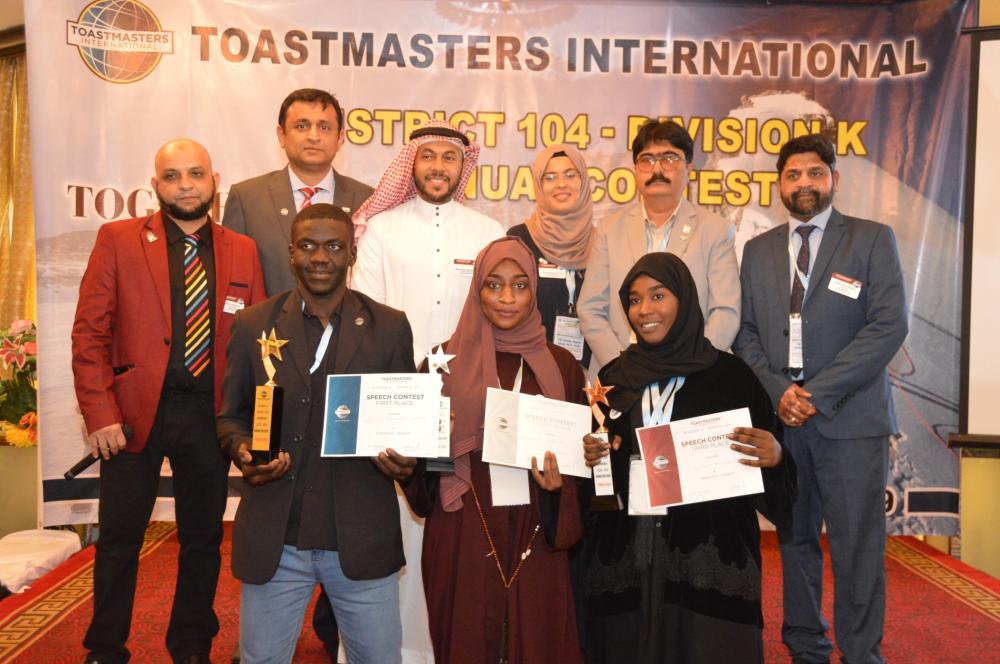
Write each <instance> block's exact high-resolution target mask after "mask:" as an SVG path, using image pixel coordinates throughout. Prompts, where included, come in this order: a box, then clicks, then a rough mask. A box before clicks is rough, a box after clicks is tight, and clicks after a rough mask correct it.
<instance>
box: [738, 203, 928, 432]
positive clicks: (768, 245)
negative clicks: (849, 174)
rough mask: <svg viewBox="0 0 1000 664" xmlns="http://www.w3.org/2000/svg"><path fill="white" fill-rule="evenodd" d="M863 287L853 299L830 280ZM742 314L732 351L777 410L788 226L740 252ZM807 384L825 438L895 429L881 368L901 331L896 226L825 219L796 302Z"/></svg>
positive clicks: (784, 370)
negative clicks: (848, 280) (849, 281)
mask: <svg viewBox="0 0 1000 664" xmlns="http://www.w3.org/2000/svg"><path fill="white" fill-rule="evenodd" d="M834 272H836V273H839V274H841V275H843V276H846V277H850V278H852V279H857V280H858V281H861V282H862V286H861V292H860V294H859V295H858V297H857V299H852V298H850V297H848V296H846V295H841V294H839V293H836V292H834V291H832V290H830V288H829V285H830V278H831V276H832V275H833V273H834ZM740 282H741V286H742V315H741V324H740V331H739V334H738V335H737V336H736V341H735V342H734V343H733V350H734V351H735V353H736V354H737V355H739V356H740V357H741V358H743V360H744V361H745V362H746V363H747V364H749V365H750V367H751V368H752V369H753V370H754V372H755V373H756V374H757V377H758V378H759V379H760V381H761V383H763V384H764V387H765V388H766V389H767V392H768V394H769V395H770V396H771V400H772V401H773V402H774V405H775V407H777V404H778V400H779V399H780V398H781V395H782V394H784V392H785V390H786V389H788V386H789V385H790V384H791V382H792V378H791V377H790V376H789V372H788V314H789V308H790V306H791V273H790V268H789V263H788V224H782V225H781V226H778V227H776V228H772V229H771V230H769V231H767V232H766V233H762V234H761V235H759V236H757V237H755V238H754V239H752V240H750V241H749V242H747V243H746V245H745V246H744V248H743V263H742V266H741V270H740ZM802 328H803V363H804V365H805V366H804V367H803V380H804V387H805V389H807V390H809V391H810V392H812V394H813V396H812V399H811V401H812V403H813V405H814V406H816V409H817V410H818V411H819V412H818V413H817V414H816V415H815V416H814V417H813V418H812V421H813V422H814V423H815V424H816V427H817V429H819V432H820V433H821V434H822V435H823V436H825V437H827V438H833V439H836V438H868V437H876V436H883V435H889V434H892V433H895V432H896V430H897V429H896V419H895V413H894V411H893V406H892V397H891V395H890V392H889V379H888V372H887V371H886V366H887V365H888V364H889V361H890V360H892V357H893V356H894V355H895V354H896V351H898V350H899V348H900V346H902V345H903V340H904V339H906V333H907V329H908V328H907V314H906V300H905V296H904V292H903V273H902V271H901V269H900V266H899V253H898V252H897V250H896V238H895V236H894V235H893V232H892V229H891V228H889V227H888V226H886V225H885V224H880V223H877V222H874V221H868V220H867V219H858V218H855V217H846V216H844V215H842V214H841V213H840V212H838V211H837V210H836V209H835V210H834V211H833V214H832V215H831V216H830V221H829V222H828V224H827V226H826V229H825V230H824V232H823V238H822V241H821V242H820V246H819V252H818V253H817V254H816V261H815V264H814V266H813V268H812V274H811V276H810V278H809V290H808V291H807V292H806V295H805V300H804V302H803V305H802Z"/></svg>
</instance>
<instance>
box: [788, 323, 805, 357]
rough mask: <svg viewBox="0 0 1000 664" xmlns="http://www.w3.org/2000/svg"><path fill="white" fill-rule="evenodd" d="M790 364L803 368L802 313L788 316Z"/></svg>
mask: <svg viewBox="0 0 1000 664" xmlns="http://www.w3.org/2000/svg"><path fill="white" fill-rule="evenodd" d="M788 366H789V367H791V368H792V369H801V368H802V315H801V314H792V315H790V316H789V317H788Z"/></svg>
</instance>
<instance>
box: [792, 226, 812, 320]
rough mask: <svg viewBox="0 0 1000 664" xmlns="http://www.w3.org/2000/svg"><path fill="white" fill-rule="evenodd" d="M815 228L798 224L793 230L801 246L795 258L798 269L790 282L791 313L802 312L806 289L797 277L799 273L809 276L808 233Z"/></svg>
mask: <svg viewBox="0 0 1000 664" xmlns="http://www.w3.org/2000/svg"><path fill="white" fill-rule="evenodd" d="M814 230H816V227H815V226H808V225H806V226H799V227H798V228H796V229H795V232H796V233H798V234H799V235H800V236H801V237H802V247H801V248H799V256H798V258H797V259H796V260H795V264H796V265H797V266H798V268H799V269H798V271H796V272H795V281H794V283H792V313H793V314H800V313H802V300H803V298H805V295H806V289H805V286H803V285H802V280H801V279H799V273H800V272H801V273H802V274H804V275H806V276H807V277H808V276H809V234H810V233H812V232H813V231H814Z"/></svg>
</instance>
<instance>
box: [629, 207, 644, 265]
mask: <svg viewBox="0 0 1000 664" xmlns="http://www.w3.org/2000/svg"><path fill="white" fill-rule="evenodd" d="M645 220H646V214H645V211H644V209H643V207H642V199H641V198H640V199H639V200H638V201H637V202H636V204H635V205H634V206H632V210H631V211H630V212H629V215H628V222H627V223H626V224H625V234H626V235H627V236H628V246H629V249H631V251H632V260H631V262H630V263H629V267H631V266H632V265H635V263H636V261H638V260H639V259H640V258H642V257H643V256H645V255H646V226H645V224H646V221H645Z"/></svg>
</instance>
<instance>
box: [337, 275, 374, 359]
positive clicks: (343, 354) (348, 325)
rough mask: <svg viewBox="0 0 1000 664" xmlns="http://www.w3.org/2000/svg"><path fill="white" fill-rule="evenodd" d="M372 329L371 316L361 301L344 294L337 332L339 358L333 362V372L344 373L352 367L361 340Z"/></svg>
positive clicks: (356, 297) (349, 294)
mask: <svg viewBox="0 0 1000 664" xmlns="http://www.w3.org/2000/svg"><path fill="white" fill-rule="evenodd" d="M369 327H371V314H369V312H368V310H367V309H366V308H365V307H364V305H362V304H361V300H359V299H358V296H357V295H355V294H354V292H353V291H351V290H348V291H347V293H345V294H344V302H343V304H342V305H341V307H340V330H338V331H337V356H336V357H335V358H334V361H333V370H334V371H336V372H337V373H342V372H344V370H346V369H347V367H348V366H349V365H350V363H351V360H352V359H353V358H354V355H355V354H356V353H357V352H358V346H360V345H361V340H362V339H363V338H364V336H365V334H366V333H367V332H368V328H369Z"/></svg>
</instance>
